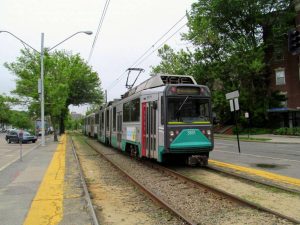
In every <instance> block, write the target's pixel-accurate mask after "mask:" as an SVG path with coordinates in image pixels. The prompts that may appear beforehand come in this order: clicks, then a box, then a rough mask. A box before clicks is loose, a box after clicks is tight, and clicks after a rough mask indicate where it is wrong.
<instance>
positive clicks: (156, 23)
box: [0, 0, 195, 113]
mask: <svg viewBox="0 0 300 225" xmlns="http://www.w3.org/2000/svg"><path fill="white" fill-rule="evenodd" d="M105 2H106V0H101V1H100V0H98V1H96V0H88V1H87V0H51V1H49V0H48V1H46V0H26V1H24V0H0V31H3V30H5V31H9V32H11V33H13V34H14V35H16V36H17V37H19V38H20V39H22V40H23V41H25V42H26V43H28V44H29V45H31V46H32V47H34V48H35V49H37V50H40V49H41V33H44V46H45V47H53V46H55V45H56V44H57V43H59V42H60V41H62V40H64V39H65V38H67V37H69V36H70V35H72V34H74V33H76V32H78V31H92V32H93V35H90V36H89V35H86V34H82V33H81V34H78V35H76V36H74V37H72V38H71V39H69V40H67V41H66V42H64V43H63V44H61V45H59V46H58V47H57V48H56V50H62V49H65V50H68V51H71V52H73V53H74V54H76V53H79V54H80V55H81V57H82V58H83V59H85V60H86V61H88V58H89V54H90V51H91V47H92V43H93V41H94V37H95V34H96V31H97V27H98V24H99V21H100V17H101V15H102V11H103V7H104V5H105ZM194 2H195V0H163V1H162V0H151V1H150V0H126V1H125V0H111V1H110V4H109V6H108V9H107V12H106V16H105V18H104V21H103V24H102V27H101V30H100V32H99V35H98V38H97V42H96V45H95V47H94V51H93V54H92V56H91V58H90V60H89V61H88V64H89V65H90V66H92V68H93V70H94V71H96V72H97V73H98V75H99V77H100V80H101V87H102V89H103V90H107V93H108V96H107V98H108V100H113V99H115V98H119V97H120V95H121V94H123V93H125V92H126V90H127V89H126V88H125V83H126V74H127V73H124V72H125V71H126V70H127V69H128V68H129V67H130V66H132V65H133V64H134V63H135V62H136V60H137V59H138V58H140V57H141V56H142V55H143V54H144V53H145V52H146V51H147V50H148V49H149V48H152V49H151V50H150V51H149V52H148V53H147V54H146V56H148V55H149V54H150V53H151V52H154V53H153V54H151V55H150V56H149V57H148V58H147V59H145V60H144V61H143V62H142V63H141V64H139V65H137V67H140V68H143V69H145V72H144V73H142V74H141V75H140V77H139V78H138V80H137V84H138V83H141V82H142V81H144V80H146V79H147V78H149V75H150V71H151V66H155V65H157V64H159V62H160V58H159V57H158V56H157V51H154V50H155V49H156V48H157V47H158V46H159V45H160V44H161V43H162V42H163V41H165V40H166V39H168V38H169V37H170V36H171V35H173V33H175V32H176V31H177V30H178V29H179V28H180V27H182V26H184V24H185V23H186V22H187V20H186V18H185V19H183V20H182V21H181V22H180V23H179V24H178V25H177V26H175V27H174V29H172V30H171V31H170V33H169V34H168V35H167V36H166V37H165V38H164V39H162V40H161V41H160V42H159V43H157V44H156V45H154V46H153V44H154V43H155V42H156V41H157V40H158V39H159V38H160V37H162V36H163V35H164V34H165V33H166V32H167V31H168V30H169V29H170V28H171V27H172V26H173V25H174V24H175V23H176V22H178V21H179V20H180V19H181V18H182V17H183V16H184V15H185V13H186V12H187V11H188V10H189V9H190V8H191V5H192V3H194ZM186 31H187V28H183V29H181V30H180V32H178V33H177V34H176V35H174V36H173V37H172V38H171V39H169V40H168V41H167V42H166V44H168V45H170V46H171V47H173V48H174V49H176V50H178V49H180V48H186V47H187V46H188V43H187V42H186V41H183V40H181V35H180V33H184V32H186ZM22 48H24V47H23V45H22V44H21V42H20V41H18V40H17V39H16V38H14V37H13V36H11V35H9V34H7V33H0V78H1V82H0V94H6V95H10V92H11V91H12V90H14V88H15V79H16V77H15V76H14V75H13V74H11V73H10V72H9V71H8V70H7V69H6V68H5V67H4V66H3V64H4V63H5V62H8V63H10V62H14V61H16V59H17V57H18V56H19V55H20V49H22ZM134 75H135V74H134V73H132V74H131V76H130V81H131V80H132V79H134ZM119 77H121V79H118V78H119ZM117 79H118V80H117ZM86 109H87V106H81V107H71V108H70V110H71V111H75V112H78V113H85V111H86Z"/></svg>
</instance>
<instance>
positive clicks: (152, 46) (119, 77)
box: [106, 10, 191, 90]
mask: <svg viewBox="0 0 300 225" xmlns="http://www.w3.org/2000/svg"><path fill="white" fill-rule="evenodd" d="M190 11H191V10H189V11H188V12H187V13H186V14H185V15H184V16H183V17H181V18H180V19H179V20H178V21H177V22H176V23H175V24H174V25H173V26H172V27H171V28H170V29H169V30H168V31H167V32H165V33H164V34H163V35H162V36H161V37H160V38H158V39H157V41H156V42H155V43H154V44H152V45H151V46H150V47H149V48H148V49H147V50H146V51H145V52H144V53H143V54H142V55H141V56H140V57H139V58H138V59H137V60H136V61H135V62H134V63H133V64H132V65H131V66H130V67H129V68H131V67H134V66H136V65H139V64H140V63H139V64H137V63H138V62H139V60H141V59H142V58H143V57H144V56H145V55H146V54H147V53H148V52H149V51H150V50H151V49H153V48H154V46H155V45H156V44H157V43H158V42H159V41H161V40H162V39H163V38H164V37H165V36H166V35H167V34H168V33H169V32H170V31H171V30H172V29H173V28H174V27H175V26H177V25H178V24H179V23H180V22H181V21H182V20H183V19H184V18H185V17H186V16H187V14H188V13H190ZM185 25H186V24H185ZM185 25H184V26H185ZM184 26H183V27H184ZM183 27H181V28H180V29H179V30H181V29H182V28H183ZM179 30H177V31H176V32H175V33H174V34H173V35H172V36H171V37H173V36H174V35H175V34H176V33H178V32H179ZM171 37H170V38H171ZM170 38H168V39H167V41H168V40H169V39H170ZM165 42H166V41H165ZM165 42H163V44H164V43H165ZM160 46H162V44H161V45H160ZM156 49H157V48H156ZM155 51H156V50H154V52H155ZM154 52H151V54H153V53H154ZM151 54H150V55H151ZM150 55H148V56H147V57H146V58H148V57H149V56H150ZM143 61H144V60H142V62H143ZM125 74H126V70H125V71H124V72H123V73H122V74H121V75H120V76H118V78H117V79H116V80H114V81H113V82H112V83H111V84H110V85H108V86H107V88H106V90H110V89H111V88H112V87H113V86H114V85H116V84H117V83H119V81H120V80H121V78H122V77H123V76H124V75H125Z"/></svg>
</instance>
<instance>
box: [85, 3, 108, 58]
mask: <svg viewBox="0 0 300 225" xmlns="http://www.w3.org/2000/svg"><path fill="white" fill-rule="evenodd" d="M109 3H110V0H106V2H105V5H104V7H103V11H102V15H101V18H100V21H99V24H98V28H97V32H96V35H95V38H94V41H93V44H92V47H91V50H90V54H89V58H88V62H89V61H90V59H91V57H92V55H93V52H94V49H95V45H96V42H97V39H98V36H99V33H100V30H101V27H102V24H103V21H104V18H105V15H106V12H107V9H108V6H109Z"/></svg>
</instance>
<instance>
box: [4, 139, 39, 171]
mask: <svg viewBox="0 0 300 225" xmlns="http://www.w3.org/2000/svg"><path fill="white" fill-rule="evenodd" d="M40 145H41V143H40V144H38V145H36V146H34V147H33V148H31V149H29V150H28V151H26V152H25V153H23V157H24V156H25V155H27V154H28V153H29V152H32V151H33V150H34V149H36V148H38V147H39V146H40ZM18 160H20V157H17V158H15V159H13V160H12V161H10V162H9V163H7V164H5V165H4V166H2V167H1V168H0V172H1V171H2V170H4V169H5V168H6V167H8V166H10V165H11V164H13V163H14V162H16V161H18Z"/></svg>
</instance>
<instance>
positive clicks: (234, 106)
mask: <svg viewBox="0 0 300 225" xmlns="http://www.w3.org/2000/svg"><path fill="white" fill-rule="evenodd" d="M238 97H239V91H233V92H230V93H227V94H226V99H227V100H229V104H230V111H231V112H234V118H235V128H236V137H237V142H238V149H239V153H241V148H240V138H239V129H238V126H237V111H238V110H239V109H240V106H239V99H238Z"/></svg>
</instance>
